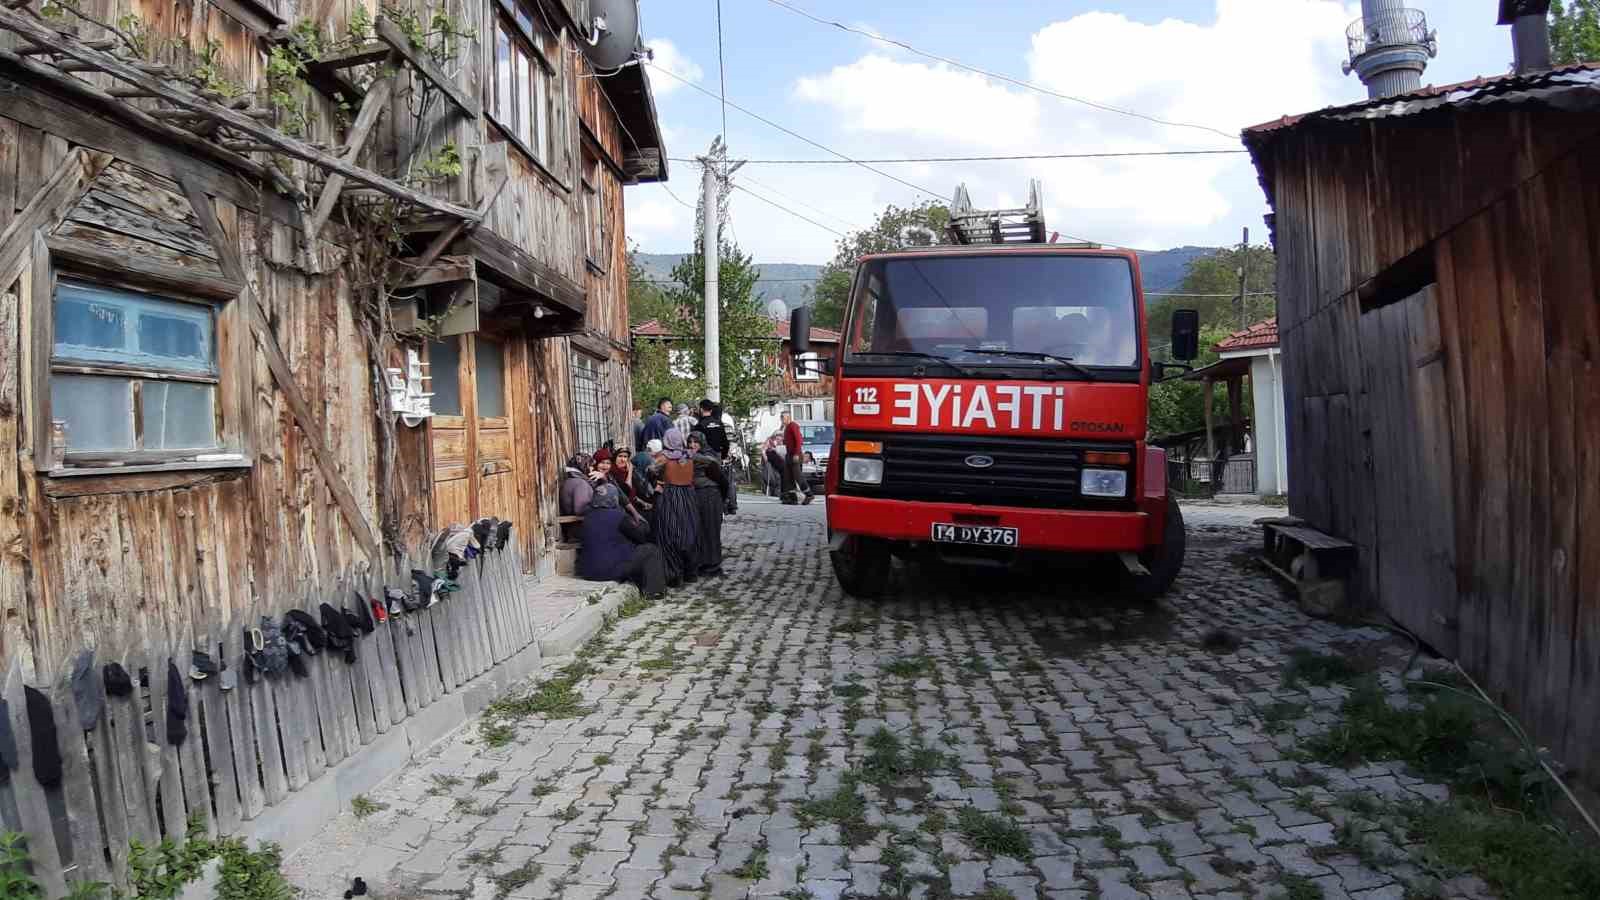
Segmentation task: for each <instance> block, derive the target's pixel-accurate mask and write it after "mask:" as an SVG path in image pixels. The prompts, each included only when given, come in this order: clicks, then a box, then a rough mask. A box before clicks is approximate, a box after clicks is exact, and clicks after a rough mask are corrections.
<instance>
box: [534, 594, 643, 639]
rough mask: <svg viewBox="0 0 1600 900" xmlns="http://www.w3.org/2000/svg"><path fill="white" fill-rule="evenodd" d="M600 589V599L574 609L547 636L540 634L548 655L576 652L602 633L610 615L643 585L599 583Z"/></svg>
mask: <svg viewBox="0 0 1600 900" xmlns="http://www.w3.org/2000/svg"><path fill="white" fill-rule="evenodd" d="M595 587H596V590H598V591H600V592H601V593H600V602H599V603H598V604H595V605H593V606H589V605H585V606H583V607H582V608H580V609H579V610H578V611H577V612H576V613H573V614H572V615H571V616H569V617H568V618H567V620H566V621H565V622H562V623H561V624H560V625H557V626H556V627H554V628H552V629H550V631H549V632H548V633H547V634H545V635H544V636H543V637H541V638H539V652H540V653H543V654H544V655H545V656H565V655H567V654H568V653H576V652H577V650H578V648H579V647H582V646H583V645H584V644H587V643H588V642H589V639H590V638H592V637H594V636H595V635H597V634H599V633H600V629H601V628H602V627H603V626H604V625H605V621H606V616H609V615H611V614H613V613H615V612H616V611H617V607H619V606H621V605H622V604H623V603H625V602H627V601H628V600H632V599H634V598H637V597H638V596H639V589H638V588H636V587H634V586H633V585H631V584H607V585H604V586H602V585H599V584H596V585H595Z"/></svg>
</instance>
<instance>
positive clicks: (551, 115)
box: [483, 0, 573, 193]
mask: <svg viewBox="0 0 1600 900" xmlns="http://www.w3.org/2000/svg"><path fill="white" fill-rule="evenodd" d="M519 11H521V12H523V13H524V14H525V15H526V16H527V17H528V20H529V22H530V23H532V28H531V29H530V28H525V27H523V24H522V23H521V22H519V21H518V20H517V13H518V12H519ZM488 20H489V31H490V35H489V40H488V41H487V65H486V66H485V72H487V74H488V77H487V78H485V79H484V92H483V93H484V96H483V101H484V102H483V115H484V118H485V119H486V120H488V122H489V123H490V124H492V125H493V126H494V127H495V130H497V131H498V132H499V133H500V135H501V136H502V137H503V138H505V140H506V141H507V142H508V143H510V144H511V145H512V146H514V147H516V148H517V149H518V150H519V151H521V153H522V155H523V156H525V157H527V159H528V161H529V162H530V163H532V164H533V165H534V167H535V168H536V169H537V170H538V171H539V172H541V173H542V174H543V175H544V176H545V177H546V178H548V179H550V180H551V181H552V182H554V183H555V184H556V185H558V186H560V187H561V189H562V190H564V191H567V192H569V193H570V192H571V191H572V189H573V184H572V178H571V172H570V168H571V150H570V148H568V147H567V145H568V144H569V143H571V141H570V139H568V138H561V139H560V140H559V141H558V140H557V137H558V134H557V133H558V132H559V131H561V130H563V129H561V128H559V127H558V123H559V122H561V121H565V120H566V119H567V118H568V116H569V111H568V110H567V109H566V106H567V104H566V94H567V92H566V79H565V77H564V76H563V71H564V69H563V68H562V67H561V66H558V65H556V64H554V63H552V62H551V60H550V56H549V52H548V50H547V49H546V47H545V44H544V42H546V41H548V42H549V43H550V44H552V45H554V49H555V51H556V53H557V60H558V61H560V62H564V60H562V59H561V57H560V54H561V53H563V52H564V51H563V47H562V38H561V35H560V34H557V33H553V32H552V31H551V30H550V27H549V21H548V20H549V17H548V14H547V13H545V11H544V10H543V9H542V8H541V7H539V5H538V0H525V2H523V3H521V4H519V3H518V2H517V0H489V16H488ZM501 34H505V35H506V36H507V37H508V38H510V44H511V63H510V64H511V66H512V88H511V99H512V102H513V104H514V105H515V106H516V109H514V110H513V111H512V115H511V116H510V117H509V118H507V117H506V116H505V115H504V114H503V112H502V111H501V110H499V101H500V96H499V89H500V79H499V72H498V66H499V57H498V53H497V51H498V48H499V36H500V35H501ZM519 52H523V53H525V55H526V56H527V57H528V58H529V59H530V60H531V62H530V72H531V71H532V69H533V67H534V66H537V67H538V68H539V70H540V74H539V76H538V77H539V78H540V79H542V81H541V83H542V84H544V85H545V91H544V94H545V96H546V97H547V98H548V99H547V101H546V112H545V130H544V132H543V133H536V134H534V135H533V140H534V143H535V144H538V145H540V147H534V146H530V145H529V144H528V142H527V141H525V140H523V139H522V136H521V135H520V134H518V132H517V128H518V125H519V124H520V122H521V119H520V114H521V112H522V106H523V104H524V103H527V102H528V100H529V98H530V96H537V92H536V91H534V90H531V89H530V88H528V86H526V85H524V86H522V89H521V90H519V89H518V85H517V79H516V60H517V58H518V53H519ZM534 115H535V120H534V121H535V123H537V121H538V118H537V117H538V111H537V110H535V111H534ZM535 127H537V126H535ZM541 147H542V151H541ZM557 157H565V158H564V159H563V158H557Z"/></svg>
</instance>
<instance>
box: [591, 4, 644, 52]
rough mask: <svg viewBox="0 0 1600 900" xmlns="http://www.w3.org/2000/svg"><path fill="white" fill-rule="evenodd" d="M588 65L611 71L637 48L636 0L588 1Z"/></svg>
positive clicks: (636, 50)
mask: <svg viewBox="0 0 1600 900" xmlns="http://www.w3.org/2000/svg"><path fill="white" fill-rule="evenodd" d="M589 13H590V15H591V16H592V17H593V18H592V21H591V23H590V26H589V49H588V51H587V52H588V56H589V62H591V63H593V64H594V67H595V68H597V69H615V68H618V67H619V66H623V65H626V64H627V63H629V62H632V61H633V57H634V54H635V53H636V52H638V49H639V0H589Z"/></svg>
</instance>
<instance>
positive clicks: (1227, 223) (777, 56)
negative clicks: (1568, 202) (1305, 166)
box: [627, 0, 1511, 262]
mask: <svg viewBox="0 0 1600 900" xmlns="http://www.w3.org/2000/svg"><path fill="white" fill-rule="evenodd" d="M785 2H789V3H791V4H792V5H794V6H797V7H800V8H802V9H805V10H807V11H809V12H811V13H813V14H815V15H817V16H819V17H822V18H826V19H835V20H839V21H842V22H845V23H848V24H850V25H852V26H855V27H859V28H862V29H864V30H867V31H870V32H874V33H877V34H881V35H886V36H889V37H893V38H897V39H899V40H903V41H906V42H908V43H911V44H913V45H915V46H917V47H918V48H920V49H923V50H926V51H928V52H930V53H935V54H938V55H941V56H947V57H952V58H954V59H958V60H960V61H962V62H965V63H969V64H971V65H974V66H978V67H981V68H985V69H989V70H992V71H996V72H999V73H1003V74H1006V75H1009V76H1012V77H1015V78H1019V79H1022V80H1026V81H1032V82H1035V83H1040V84H1044V85H1046V86H1048V87H1050V88H1052V89H1054V90H1057V91H1059V92H1062V93H1066V94H1071V95H1074V96H1078V97H1082V98H1084V99H1088V100H1092V101H1095V102H1097V103H1102V104H1107V105H1113V106H1118V107H1121V108H1125V109H1129V110H1133V111H1137V112H1141V113H1144V114H1147V115H1151V116H1155V117H1157V118H1163V119H1168V120H1172V121H1183V122H1191V123H1195V124H1203V125H1206V126H1209V127H1212V128H1216V129H1218V130H1220V131H1222V132H1225V133H1227V134H1236V133H1237V131H1238V129H1239V128H1241V127H1243V126H1246V125H1251V124H1256V123H1259V122H1262V121H1266V120H1269V119H1272V118H1276V117H1277V116H1280V115H1283V114H1288V113H1298V112H1305V111H1307V110H1311V109H1316V108H1320V107H1324V106H1329V105H1334V104H1340V103H1348V102H1353V101H1356V100H1359V99H1361V98H1363V97H1364V96H1365V91H1364V88H1363V87H1362V85H1361V83H1360V82H1359V81H1358V80H1357V79H1356V78H1355V77H1354V76H1349V77H1346V76H1344V75H1342V74H1341V73H1340V69H1339V63H1340V61H1341V60H1342V59H1343V58H1344V52H1345V48H1344V28H1345V26H1346V25H1347V24H1348V23H1349V22H1350V21H1351V20H1353V19H1354V18H1356V17H1357V16H1358V15H1359V3H1356V2H1352V3H1345V2H1339V0H1181V2H1179V0H1172V2H1157V0H1143V2H1123V3H1115V2H1109V0H1099V2H1094V0H1063V2H1048V3H1047V2H1021V0H998V2H996V0H988V2H981V3H969V4H952V5H950V6H943V5H935V4H928V3H926V2H909V0H890V2H872V3H861V2H847V0H785ZM1414 5H1416V6H1420V7H1422V8H1423V9H1424V10H1425V11H1426V12H1427V13H1428V17H1429V20H1430V24H1431V26H1432V27H1433V28H1434V29H1436V30H1437V31H1438V35H1439V44H1440V52H1439V56H1438V58H1437V59H1435V60H1433V62H1432V63H1431V64H1430V66H1429V68H1428V71H1427V72H1426V73H1425V75H1424V76H1423V80H1424V81H1425V82H1427V83H1434V84H1444V83H1448V82H1452V81H1460V80H1463V79H1467V78H1472V77H1474V76H1478V75H1493V74H1500V73H1503V72H1505V71H1506V70H1507V68H1508V66H1509V63H1510V56H1511V50H1510V35H1509V33H1508V31H1507V30H1506V29H1504V28H1501V27H1498V26H1496V25H1495V13H1496V10H1495V7H1496V4H1495V3H1494V2H1493V0H1432V2H1428V0H1416V3H1415V4H1414ZM715 10H716V3H715V0H642V2H641V15H642V18H643V23H644V31H645V40H646V43H647V44H649V45H650V46H652V47H653V48H654V49H655V51H656V61H655V65H656V66H659V67H663V68H666V69H668V70H669V71H672V72H675V73H677V74H678V75H680V76H681V77H683V78H685V79H687V80H689V81H691V82H693V83H695V84H697V85H699V86H700V87H702V88H704V89H706V90H709V91H711V92H713V93H715V92H716V91H717V89H718V85H717V41H716V18H715ZM722 25H723V39H724V42H723V48H724V50H723V52H724V60H725V66H726V73H727V96H728V99H729V100H730V101H733V102H735V103H737V104H739V105H741V106H744V107H746V108H748V109H750V110H752V111H754V112H757V113H760V114H761V115H763V116H765V117H767V118H769V119H772V120H773V121H775V122H778V123H780V124H782V125H784V126H787V127H788V128H790V129H792V130H794V131H796V132H799V133H800V134H802V135H805V136H806V137H809V138H811V139H813V140H815V141H817V142H819V143H821V144H824V145H826V146H828V147H831V148H833V149H835V150H838V151H839V152H841V153H845V154H847V155H850V156H852V157H855V158H862V157H883V158H895V157H906V156H930V155H932V156H944V155H955V156H968V155H998V154H1019V153H1074V152H1103V151H1130V150H1132V151H1143V150H1184V149H1212V148H1237V147H1238V146H1239V145H1238V142H1237V139H1230V138H1226V137H1223V136H1221V135H1218V134H1215V133H1212V132H1209V131H1205V130H1201V129H1195V128H1181V127H1171V126H1163V125H1155V124H1151V123H1149V122H1146V121H1144V120H1141V119H1137V118H1133V117H1129V116H1122V115H1117V114H1113V113H1107V112H1102V111H1098V110H1094V109H1091V108H1088V107H1085V106H1082V105H1079V104H1076V103H1071V102H1068V101H1063V100H1059V99H1055V98H1052V97H1049V96H1046V95H1043V94H1039V93H1037V92H1034V91H1030V90H1027V89H1024V88H1020V87H1017V86H1014V85H1009V84H1005V83H1003V82H999V81H995V80H991V79H987V78H984V77H982V76H979V75H974V74H972V73H969V72H965V71H962V70H958V69H953V68H951V67H948V66H944V65H942V64H940V63H937V62H934V61H932V60H928V59H926V58H923V57H919V56H915V55H913V54H910V53H907V52H905V51H903V50H901V49H899V48H896V47H892V46H889V45H886V44H883V43H880V42H877V41H873V40H871V39H869V38H866V37H863V36H860V35H854V34H849V33H847V32H844V31H840V30H838V29H836V28H831V27H828V26H824V25H819V24H817V23H815V22H812V21H809V20H807V19H805V18H802V17H801V16H799V15H796V14H795V13H793V12H790V11H788V10H785V9H783V8H782V7H780V6H778V5H775V4H774V3H772V2H769V0H723V8H722ZM651 81H652V84H653V85H654V86H655V90H656V102H657V107H658V111H659V113H660V116H661V122H662V126H663V129H664V131H665V136H666V140H667V149H668V152H669V155H670V156H673V157H679V158H682V157H692V156H694V155H696V154H698V153H703V152H704V151H705V148H706V146H707V145H708V144H709V143H710V141H711V139H712V138H713V137H714V136H715V135H717V134H718V133H719V132H720V131H721V130H722V125H721V111H720V108H719V104H718V102H717V101H716V100H715V99H714V98H711V97H707V96H705V95H703V94H701V93H700V92H698V91H696V90H694V89H692V88H690V87H687V86H685V85H683V84H681V83H679V82H677V81H674V80H673V79H672V78H670V77H668V76H666V75H665V74H663V73H661V72H655V71H652V72H651ZM727 115H728V119H727V138H728V142H729V145H730V147H731V152H732V154H733V156H734V157H735V158H748V159H769V158H778V159H792V158H823V157H827V156H828V154H827V153H825V152H824V151H822V150H819V149H817V148H816V147H813V146H810V145H808V144H806V143H805V142H803V141H801V140H799V139H796V138H794V137H791V136H788V135H785V134H783V133H782V132H779V131H777V130H775V129H773V128H771V127H769V126H767V125H765V124H762V123H760V122H758V121H755V120H754V119H751V118H750V117H748V116H746V115H744V114H742V113H740V112H738V111H736V110H734V109H733V108H731V107H730V108H729V109H728V113H727ZM881 168H883V169H885V170H886V171H889V172H892V173H893V174H894V175H896V176H898V177H899V178H901V179H903V180H904V181H907V182H911V183H912V184H914V185H916V186H917V187H919V188H926V189H927V190H929V191H932V192H934V193H936V194H937V195H938V196H939V197H941V198H948V197H949V195H950V194H951V193H952V192H953V191H954V189H955V186H956V184H957V183H958V182H965V183H966V184H967V185H968V189H969V191H970V192H971V194H972V198H973V201H974V203H975V204H976V205H978V206H998V205H1008V204H1015V203H1020V202H1021V201H1022V200H1023V199H1024V198H1025V196H1026V190H1027V184H1028V180H1029V179H1030V178H1039V179H1041V180H1042V182H1043V184H1044V194H1045V205H1046V210H1047V216H1048V217H1047V222H1048V224H1049V226H1050V227H1051V228H1052V229H1055V230H1059V231H1061V232H1063V233H1064V234H1070V235H1075V236H1080V237H1084V238H1088V239H1092V240H1098V241H1102V242H1106V243H1115V244H1122V245H1126V246H1134V247H1142V248H1151V249H1159V248H1164V247H1171V246H1177V245H1180V244H1222V243H1229V242H1234V241H1237V240H1238V237H1239V229H1240V227H1241V226H1245V225H1248V226H1250V227H1251V229H1252V233H1253V235H1254V236H1255V237H1256V238H1257V239H1258V240H1259V239H1261V238H1263V237H1264V234H1265V229H1264V227H1263V226H1262V223H1261V215H1262V213H1263V212H1264V211H1265V209H1264V205H1263V201H1262V198H1261V193H1260V188H1259V187H1258V186H1257V184H1256V180H1255V173H1254V171H1253V170H1252V168H1251V167H1250V165H1249V163H1248V158H1247V157H1245V156H1243V155H1237V156H1218V157H1204V158H1193V157H1190V158H1183V159H1140V160H1120V161H1106V160H1094V161H1037V162H982V163H960V164H929V165H885V166H881ZM671 171H672V180H671V181H670V182H669V183H668V184H667V185H666V186H665V187H660V186H638V187H632V188H629V189H628V221H627V230H628V236H629V238H630V240H632V241H633V242H634V243H636V244H637V245H638V246H639V247H640V249H642V250H645V251H647V252H681V251H683V250H685V249H687V248H688V247H689V246H690V245H691V242H692V237H691V235H690V230H691V229H692V227H693V221H694V215H693V211H692V209H690V208H686V207H685V206H684V205H682V204H680V203H679V202H678V201H679V200H682V201H684V202H685V203H687V204H693V203H694V201H695V197H696V194H697V193H698V191H699V183H700V182H699V173H698V170H697V169H696V167H695V166H694V165H693V164H692V163H685V162H674V163H672V170H671ZM735 181H736V182H737V183H739V184H741V185H743V186H744V187H745V188H747V189H748V190H749V191H751V192H755V193H759V194H761V195H763V196H765V197H767V198H769V199H771V200H773V201H776V202H778V203H780V204H783V205H784V206H787V207H789V208H790V209H791V210H793V211H794V212H797V213H800V214H801V215H804V216H806V217H808V218H811V219H814V220H816V222H818V223H820V224H821V225H824V226H828V228H831V229H834V230H837V231H848V230H850V229H851V228H852V227H861V226H864V225H866V224H868V223H870V222H871V220H872V218H873V216H874V215H875V214H876V213H877V212H878V211H879V210H881V209H882V208H883V207H884V206H885V205H887V204H889V203H898V204H908V203H913V202H916V201H918V200H919V199H925V198H927V195H926V194H923V193H922V192H920V191H918V190H916V189H914V188H912V187H907V186H905V185H904V184H900V183H897V182H896V181H893V180H890V179H887V178H884V177H882V176H879V175H877V174H874V173H872V172H868V171H865V170H862V169H860V168H858V167H855V166H826V167H811V166H767V165H756V164H752V165H748V166H746V167H745V168H744V169H743V170H742V171H740V172H739V173H738V174H737V175H736V176H735ZM674 195H675V197H674ZM731 206H732V228H733V235H734V237H735V238H736V239H737V240H738V241H739V243H740V244H741V245H742V246H744V247H745V248H746V249H748V250H750V251H752V252H753V253H754V254H755V256H756V259H757V260H758V261H761V262H823V261H825V260H827V259H828V258H830V257H832V255H833V249H834V244H835V242H836V241H837V239H838V235H837V234H834V233H832V232H830V231H829V230H827V229H825V228H821V227H818V226H817V225H815V224H810V223H807V222H804V221H801V220H800V219H798V218H795V217H794V216H791V215H789V214H788V213H785V212H783V211H781V210H778V209H775V208H773V207H772V206H770V205H768V204H766V203H763V202H761V201H760V200H758V199H755V198H754V197H753V196H751V195H750V194H747V193H743V192H735V193H734V194H733V196H732V200H731Z"/></svg>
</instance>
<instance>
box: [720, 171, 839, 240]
mask: <svg viewBox="0 0 1600 900" xmlns="http://www.w3.org/2000/svg"><path fill="white" fill-rule="evenodd" d="M741 177H742V178H744V180H745V181H748V182H750V183H751V184H753V185H755V186H756V187H758V188H761V189H762V190H763V191H766V192H767V193H769V194H774V195H776V196H779V197H782V198H783V199H785V200H787V201H789V202H790V203H793V204H796V205H798V206H803V207H805V208H806V209H809V210H811V211H812V212H814V213H816V214H817V215H819V216H822V217H824V218H828V219H832V220H833V221H835V222H838V223H839V224H840V225H843V226H844V227H846V228H848V229H850V230H851V231H861V230H863V229H862V227H861V226H860V225H858V224H856V223H855V222H851V221H850V220H848V219H841V218H840V217H838V216H836V215H834V214H833V213H830V212H828V211H827V210H825V209H820V208H818V207H816V206H813V205H811V204H810V203H807V202H806V201H804V200H801V199H800V198H798V197H794V196H790V195H789V194H785V193H784V192H783V191H780V190H778V189H777V188H775V187H773V186H772V185H770V184H762V183H761V182H759V181H757V180H755V179H754V178H751V177H750V176H748V175H744V176H741Z"/></svg>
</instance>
